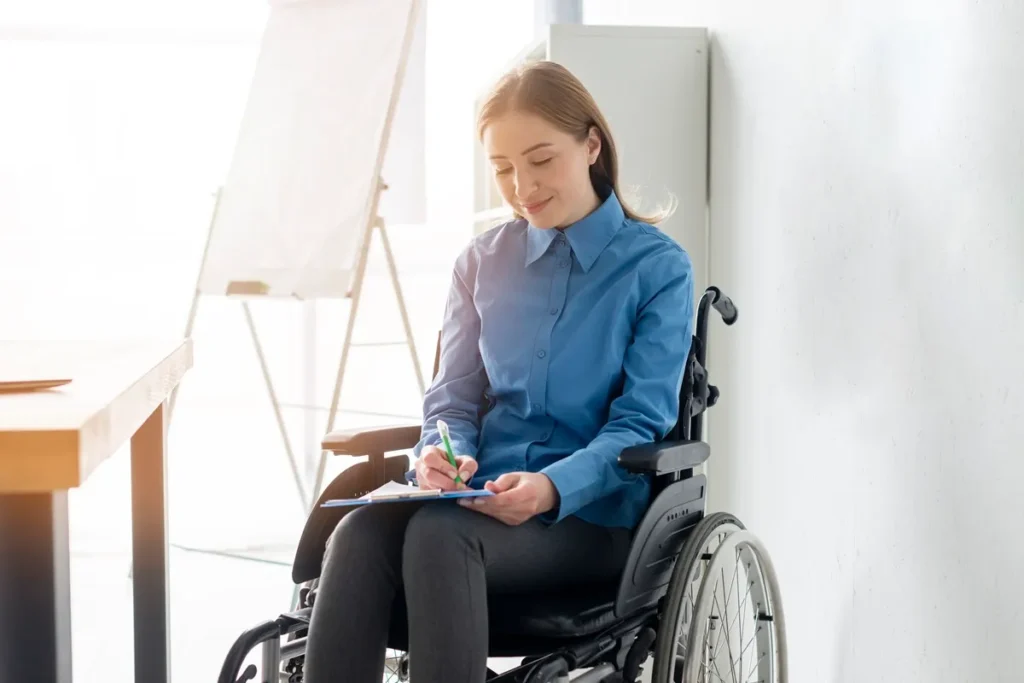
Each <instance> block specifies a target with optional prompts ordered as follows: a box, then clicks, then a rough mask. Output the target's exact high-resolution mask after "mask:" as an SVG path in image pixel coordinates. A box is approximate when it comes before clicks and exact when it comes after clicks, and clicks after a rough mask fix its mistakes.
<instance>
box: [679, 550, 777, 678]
mask: <svg viewBox="0 0 1024 683" xmlns="http://www.w3.org/2000/svg"><path fill="white" fill-rule="evenodd" d="M692 626H696V628H690V629H689V634H688V638H687V652H689V653H693V655H694V656H692V657H687V658H686V660H685V661H684V667H685V668H684V672H685V677H684V678H683V679H682V680H685V681H687V682H692V683H726V682H728V683H785V680H786V678H785V658H784V651H785V650H784V642H783V638H784V632H785V627H784V622H783V617H782V606H781V602H780V601H779V594H778V586H777V583H776V581H775V574H774V570H773V568H772V567H771V561H770V559H769V558H768V554H767V553H766V552H765V550H764V548H763V547H762V546H761V544H760V542H759V541H758V540H757V538H756V537H755V536H754V535H753V534H752V533H750V532H749V531H737V532H736V533H734V534H731V535H729V536H728V537H727V538H726V539H725V541H724V542H722V543H721V544H720V545H719V546H718V549H717V550H716V551H715V552H714V554H713V556H712V558H711V561H710V565H709V566H708V568H707V575H706V580H705V581H704V582H703V583H702V584H701V586H700V591H699V593H698V596H697V600H696V610H695V614H694V619H693V622H692Z"/></svg>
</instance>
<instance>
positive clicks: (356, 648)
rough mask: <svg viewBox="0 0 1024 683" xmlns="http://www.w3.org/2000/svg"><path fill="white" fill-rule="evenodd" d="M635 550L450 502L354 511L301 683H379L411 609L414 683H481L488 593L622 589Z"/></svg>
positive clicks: (341, 528) (328, 574)
mask: <svg viewBox="0 0 1024 683" xmlns="http://www.w3.org/2000/svg"><path fill="white" fill-rule="evenodd" d="M630 538H631V532H630V531H629V530H627V529H610V528H605V527H600V526H596V525H592V524H589V523H587V522H584V521H582V520H580V519H578V518H575V517H568V518H566V519H565V520H563V521H561V522H558V523H557V524H553V525H545V524H543V523H541V522H540V521H538V520H537V519H531V520H529V521H528V522H526V523H524V524H521V525H519V526H509V525H506V524H504V523H503V522H499V521H498V520H496V519H493V518H491V517H488V516H486V515H484V514H482V513H479V512H476V511H474V510H470V509H466V508H463V507H460V506H459V505H458V504H456V503H454V502H435V503H391V504H382V505H370V506H366V507H362V508H358V509H356V510H353V511H352V512H351V513H349V514H348V515H346V516H345V517H344V518H342V520H341V522H340V523H339V524H338V526H337V528H336V529H335V530H334V533H333V534H332V535H331V538H330V540H329V541H328V544H327V552H326V555H325V556H324V565H323V571H322V573H321V576H320V585H319V587H318V589H317V596H316V601H315V602H314V605H313V613H312V617H311V620H310V627H309V638H308V640H307V646H306V659H305V667H304V668H305V675H306V678H305V680H306V681H307V683H379V681H380V680H381V678H382V676H383V669H384V654H385V650H386V646H387V638H388V630H389V625H390V620H391V615H392V606H393V604H394V601H395V600H396V599H403V598H404V600H405V603H406V610H407V614H408V624H407V625H408V633H409V665H410V674H411V679H412V680H413V681H414V682H415V683H483V681H484V680H485V679H486V672H487V647H488V646H487V644H488V619H487V595H488V593H492V594H499V593H520V592H532V591H538V590H551V589H558V588H560V587H565V586H570V585H571V586H574V587H576V586H579V585H580V584H583V583H585V582H607V581H611V580H614V579H616V578H617V577H618V576H619V575H620V574H621V572H622V568H623V567H624V566H625V563H626V556H627V554H628V551H629V543H630Z"/></svg>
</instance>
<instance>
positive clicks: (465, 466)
mask: <svg viewBox="0 0 1024 683" xmlns="http://www.w3.org/2000/svg"><path fill="white" fill-rule="evenodd" d="M455 462H457V463H458V464H459V477H460V478H461V479H462V481H469V480H470V479H472V478H473V475H474V474H476V471H477V468H478V467H479V466H480V465H479V464H478V463H477V461H476V460H474V459H473V458H471V457H469V456H468V455H460V456H457V457H456V458H455Z"/></svg>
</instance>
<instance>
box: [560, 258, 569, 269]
mask: <svg viewBox="0 0 1024 683" xmlns="http://www.w3.org/2000/svg"><path fill="white" fill-rule="evenodd" d="M567 265H569V262H568V261H566V260H565V259H562V260H561V261H559V262H558V267H559V268H565V267H566V266H567Z"/></svg>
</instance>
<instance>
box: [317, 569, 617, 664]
mask: <svg viewBox="0 0 1024 683" xmlns="http://www.w3.org/2000/svg"><path fill="white" fill-rule="evenodd" d="M618 588H619V586H618V584H617V583H604V584H588V585H583V586H578V587H575V588H573V589H571V590H565V591H557V592H555V591H551V592H533V593H526V594H522V593H509V594H492V595H488V596H487V602H488V610H487V611H488V614H489V618H490V623H489V626H490V641H491V642H490V651H491V653H492V654H493V655H494V656H496V657H505V656H519V655H537V654H546V653H548V652H550V651H551V645H552V642H558V643H563V644H566V645H568V644H571V643H572V642H574V641H579V640H585V639H587V638H590V637H592V636H594V635H595V634H598V633H600V632H602V631H604V630H606V629H608V628H609V627H611V626H613V625H615V624H616V623H617V622H618V621H619V619H618V617H617V616H616V614H615V596H616V593H617V592H618ZM316 597H317V596H316V589H313V590H312V591H310V593H309V595H308V596H307V597H306V603H307V604H308V605H312V604H313V603H314V602H315V601H316ZM307 618H308V617H307ZM304 620H305V619H304ZM406 624H407V617H406V611H405V599H404V596H402V595H398V596H397V597H396V599H395V604H394V607H393V608H392V613H391V625H392V630H391V633H390V634H389V636H388V647H389V648H392V649H395V650H402V651H405V650H407V649H408V645H409V642H408V640H409V637H408V632H407V630H406Z"/></svg>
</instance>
